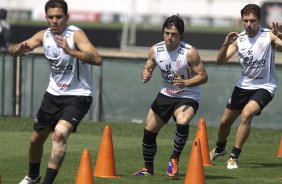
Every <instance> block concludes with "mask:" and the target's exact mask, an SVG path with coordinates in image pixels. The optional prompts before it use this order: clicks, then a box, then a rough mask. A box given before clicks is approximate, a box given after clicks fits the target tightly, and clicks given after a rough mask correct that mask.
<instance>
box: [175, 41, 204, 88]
mask: <svg viewBox="0 0 282 184" xmlns="http://www.w3.org/2000/svg"><path fill="white" fill-rule="evenodd" d="M187 57H188V65H190V66H191V68H192V70H193V72H194V76H193V77H192V78H190V79H186V80H183V79H181V78H180V77H179V76H176V77H175V78H174V80H173V83H174V85H176V86H179V87H193V86H198V85H201V84H204V83H206V82H207V81H208V74H207V72H206V70H205V67H204V65H203V62H202V60H201V58H200V55H199V53H198V51H197V49H195V48H194V47H192V48H191V49H189V51H188V53H187Z"/></svg>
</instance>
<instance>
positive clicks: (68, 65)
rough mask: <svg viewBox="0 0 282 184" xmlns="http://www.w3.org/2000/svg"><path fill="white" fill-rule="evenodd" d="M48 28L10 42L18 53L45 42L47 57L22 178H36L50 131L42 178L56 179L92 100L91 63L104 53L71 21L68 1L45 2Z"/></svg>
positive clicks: (99, 60)
mask: <svg viewBox="0 0 282 184" xmlns="http://www.w3.org/2000/svg"><path fill="white" fill-rule="evenodd" d="M45 13H46V20H47V22H48V25H49V28H47V29H45V30H41V31H39V32H37V33H36V34H34V35H33V36H32V37H31V38H29V39H27V40H25V41H23V42H21V43H19V44H16V45H14V46H12V47H11V48H10V49H9V50H10V53H11V54H12V55H14V56H18V55H21V54H23V53H25V52H28V51H32V50H33V49H35V48H36V47H39V46H43V49H44V53H45V57H46V59H47V61H48V62H49V67H50V77H49V85H48V87H47V91H46V92H45V94H44V97H43V101H42V103H41V106H40V108H39V110H38V113H37V117H36V119H35V122H34V130H33V132H32V135H31V138H30V146H29V172H28V175H27V176H25V177H24V179H23V180H22V181H21V182H20V184H33V183H38V182H39V180H40V163H41V158H42V154H43V145H44V142H45V141H46V139H47V138H48V136H49V134H51V133H52V150H51V153H50V158H49V162H48V167H47V170H46V175H45V178H44V181H43V184H51V183H53V182H54V180H55V177H56V175H57V173H58V170H59V168H60V166H61V165H62V162H63V160H64V157H65V154H66V145H67V140H68V137H69V135H70V134H71V132H75V131H76V129H77V126H78V125H79V122H80V121H81V120H82V118H83V117H84V115H85V114H86V113H87V112H88V110H89V107H90V105H91V103H92V95H93V94H92V93H93V86H92V80H91V73H90V69H91V65H101V64H102V58H101V56H100V55H99V54H98V52H97V51H96V49H95V47H94V46H93V45H92V44H91V43H90V41H89V40H88V38H87V36H86V35H85V33H84V32H83V31H82V30H81V29H79V28H78V27H76V26H73V25H68V24H67V21H68V18H69V15H68V6H67V3H66V2H65V1H64V0H49V1H47V2H46V4H45Z"/></svg>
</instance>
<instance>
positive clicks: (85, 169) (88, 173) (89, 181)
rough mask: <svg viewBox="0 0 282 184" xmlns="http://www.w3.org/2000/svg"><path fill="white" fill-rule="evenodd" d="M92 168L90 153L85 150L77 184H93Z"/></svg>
mask: <svg viewBox="0 0 282 184" xmlns="http://www.w3.org/2000/svg"><path fill="white" fill-rule="evenodd" d="M93 183H94V179H93V176H92V166H91V159H90V152H89V150H88V149H84V150H83V152H82V155H81V160H80V164H79V168H78V172H77V176H76V184H93Z"/></svg>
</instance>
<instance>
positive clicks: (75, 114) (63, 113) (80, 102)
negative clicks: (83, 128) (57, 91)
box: [34, 92, 92, 132]
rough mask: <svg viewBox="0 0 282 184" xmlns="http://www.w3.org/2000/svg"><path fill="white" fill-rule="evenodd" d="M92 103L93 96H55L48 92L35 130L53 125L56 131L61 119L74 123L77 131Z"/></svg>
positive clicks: (38, 115) (52, 127)
mask: <svg viewBox="0 0 282 184" xmlns="http://www.w3.org/2000/svg"><path fill="white" fill-rule="evenodd" d="M91 104H92V97H91V96H55V95H52V94H50V93H48V92H46V93H45V94H44V97H43V101H42V103H41V106H40V108H39V110H38V112H37V117H36V119H35V123H34V130H42V129H44V128H46V127H51V129H52V130H53V131H54V128H55V126H56V124H57V123H58V121H59V120H66V121H68V122H69V123H71V124H72V125H73V127H74V129H73V132H75V131H76V127H77V126H78V124H79V122H80V121H81V120H82V119H83V117H84V116H85V114H86V113H87V112H88V110H89V108H90V105H91Z"/></svg>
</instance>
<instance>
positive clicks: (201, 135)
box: [195, 118, 212, 166]
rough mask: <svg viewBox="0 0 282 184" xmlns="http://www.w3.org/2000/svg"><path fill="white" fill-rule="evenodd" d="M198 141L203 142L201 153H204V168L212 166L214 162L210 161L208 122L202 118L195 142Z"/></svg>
mask: <svg viewBox="0 0 282 184" xmlns="http://www.w3.org/2000/svg"><path fill="white" fill-rule="evenodd" d="M197 139H200V142H201V151H202V157H203V164H204V166H212V162H211V159H210V153H209V143H208V135H207V128H206V121H205V119H204V118H201V119H200V121H199V124H198V129H197V134H196V137H195V140H197Z"/></svg>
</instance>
